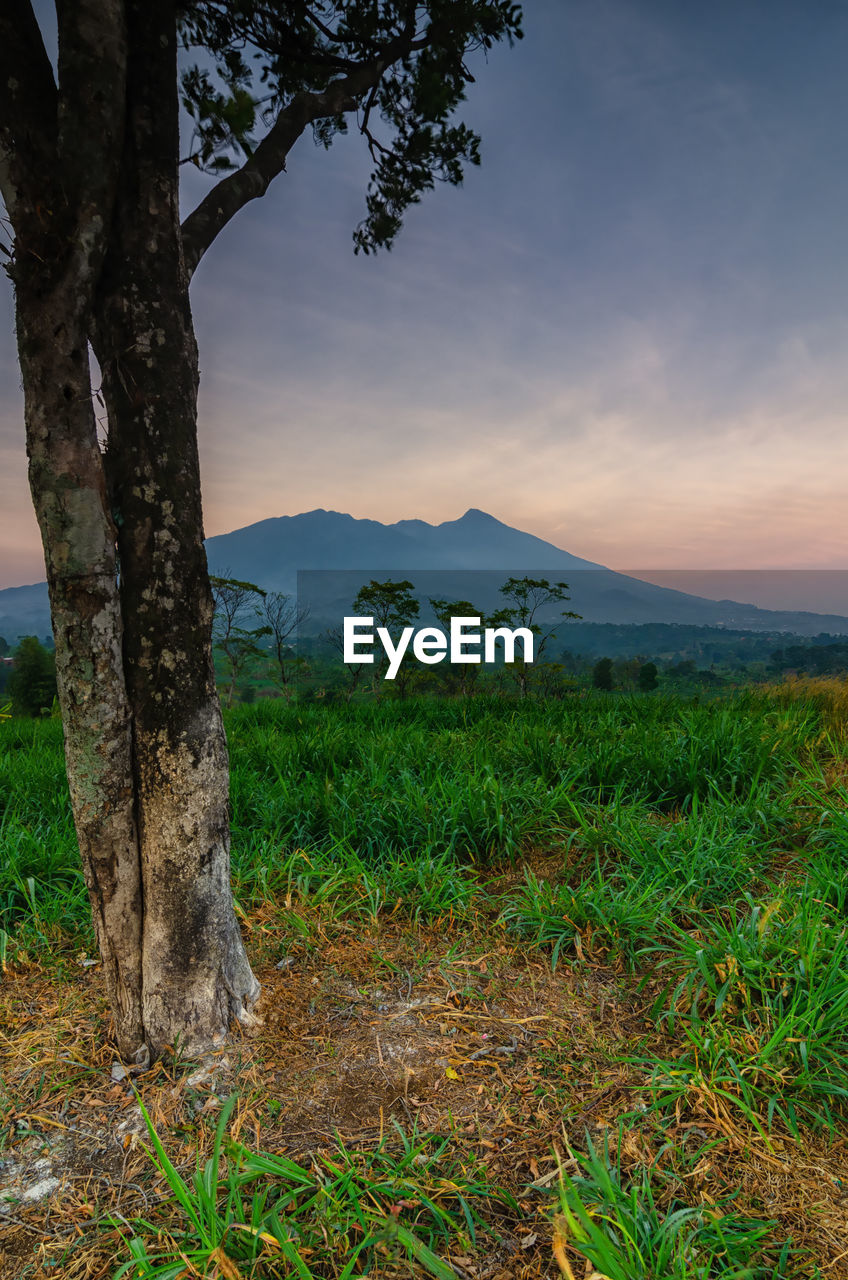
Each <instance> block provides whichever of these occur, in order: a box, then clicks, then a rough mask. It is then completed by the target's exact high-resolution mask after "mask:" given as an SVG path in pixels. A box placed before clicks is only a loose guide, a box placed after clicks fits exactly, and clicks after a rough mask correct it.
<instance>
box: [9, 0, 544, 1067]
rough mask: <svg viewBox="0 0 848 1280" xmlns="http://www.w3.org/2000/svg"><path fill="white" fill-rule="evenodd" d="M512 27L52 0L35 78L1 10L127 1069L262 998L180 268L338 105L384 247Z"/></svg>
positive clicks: (52, 538) (83, 773) (31, 316)
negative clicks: (238, 904) (237, 888)
mask: <svg viewBox="0 0 848 1280" xmlns="http://www.w3.org/2000/svg"><path fill="white" fill-rule="evenodd" d="M520 18H521V14H520V10H519V8H518V6H517V5H514V4H512V3H510V2H509V0H420V2H416V0H381V3H380V4H375V3H373V2H372V0H314V3H311V4H310V3H307V2H305V0H273V2H270V0H240V3H238V4H231V3H225V2H224V0H181V3H180V4H174V3H172V2H171V0H58V3H57V19H58V75H56V74H54V70H53V67H52V66H51V63H50V59H49V57H48V55H47V52H46V48H45V44H44V40H43V38H42V35H41V32H40V30H39V27H38V24H37V21H36V18H35V15H34V12H33V9H32V5H31V2H30V0H4V3H3V5H2V7H0V190H2V195H3V199H4V202H5V205H6V211H7V215H8V218H9V222H10V225H11V228H12V233H13V245H12V251H11V255H10V257H9V259H8V265H7V270H8V273H9V276H10V278H11V280H12V283H13V287H14V294H15V314H16V332H17V343H18V353H19V358H20V365H21V375H22V383H23V388H24V398H25V416H26V434H27V450H28V454H29V475H30V487H31V490H32V496H33V501H34V505H35V509H36V514H37V517H38V521H39V525H40V529H41V535H42V541H43V545H44V552H45V564H46V570H47V581H48V588H49V592H50V606H51V615H52V623H53V633H54V637H55V642H56V666H57V679H58V687H59V700H60V704H61V709H62V715H63V720H64V730H65V752H66V761H67V769H68V780H69V783H70V792H71V803H72V806H73V812H74V821H75V825H76V831H77V837H78V841H79V845H80V852H81V856H82V863H83V868H84V871H85V876H86V881H87V884H88V888H89V894H90V899H91V905H92V912H93V917H94V924H95V929H96V932H97V938H98V943H99V947H100V951H101V955H102V957H103V962H104V963H103V969H104V974H105V976H106V982H107V987H108V992H109V997H110V1002H111V1006H112V1011H113V1015H114V1020H115V1031H116V1036H117V1042H118V1047H119V1050H120V1052H121V1053H122V1054H123V1055H124V1057H126V1058H133V1057H134V1058H135V1059H136V1060H137V1061H138V1062H139V1063H145V1062H147V1061H149V1060H150V1059H151V1058H154V1057H156V1056H157V1055H158V1054H159V1053H160V1052H161V1051H162V1050H163V1048H164V1047H165V1046H166V1045H168V1044H171V1045H173V1044H174V1043H175V1041H176V1040H177V1039H179V1042H180V1047H181V1050H182V1051H183V1052H185V1053H188V1054H195V1055H196V1054H200V1053H202V1052H203V1051H204V1050H205V1049H207V1048H208V1047H209V1046H210V1045H214V1044H217V1043H220V1042H221V1040H222V1039H223V1037H224V1036H225V1033H226V1030H227V1027H228V1024H229V1022H230V1020H231V1019H232V1018H233V1017H237V1018H242V1019H245V1020H249V1018H250V1016H251V1007H252V1005H253V1003H254V1002H255V999H256V997H257V995H258V984H257V982H256V979H255V977H254V975H253V973H252V971H251V968H250V965H249V963H248V960H247V956H246V953H245V950H244V946H243V943H242V939H241V935H240V931H239V928H238V924H237V920H236V916H235V912H234V909H233V903H232V896H231V892H230V888H229V827H228V802H229V797H228V765H227V751H226V740H225V737H224V731H223V724H222V719H221V712H220V706H219V702H218V698H217V693H216V689H215V677H214V667H213V661H212V647H211V626H212V596H211V591H210V586H209V579H208V574H207V567H206V556H205V552H204V547H203V524H202V514H201V501H200V478H199V465H198V454H197V384H198V362H197V350H196V344H195V338H194V331H193V327H192V319H191V308H190V303H189V284H190V281H191V278H192V275H193V273H194V271H195V270H196V268H197V266H198V263H199V262H200V261H201V259H202V258H203V256H204V255H205V254H206V253H207V251H208V250H209V248H210V247H211V245H212V244H213V242H214V240H215V238H216V237H217V235H218V234H219V233H220V231H221V230H222V229H223V228H224V227H225V226H226V225H227V224H228V223H229V222H230V221H231V220H232V219H233V218H234V217H235V215H236V214H237V213H238V212H239V210H240V209H242V208H243V207H244V205H245V204H247V203H248V201H250V200H253V199H255V198H256V197H258V196H261V195H263V194H264V192H265V191H266V190H267V188H268V186H269V184H270V183H271V182H272V181H273V180H274V178H275V177H277V176H278V175H279V174H280V173H281V172H283V170H284V169H285V166H286V160H287V157H288V156H289V153H290V152H291V150H292V147H293V146H294V145H295V143H296V141H297V140H298V138H300V136H301V135H302V134H303V133H304V132H305V130H307V129H308V128H310V127H311V129H312V131H313V134H314V136H315V138H316V140H317V141H318V142H320V143H322V144H323V145H325V146H328V145H329V144H330V143H331V142H332V140H333V139H334V137H335V136H336V135H337V134H339V133H342V132H344V130H345V128H346V123H347V119H348V118H350V119H351V120H353V121H355V124H356V127H357V128H358V130H359V132H360V134H361V135H362V137H363V138H364V140H365V142H366V144H367V146H368V148H369V150H370V153H371V156H372V157H373V175H372V179H371V183H370V186H369V190H368V194H367V199H366V217H365V219H364V221H363V223H362V224H361V226H360V227H359V228H358V229H357V230H356V232H355V242H356V248H357V250H362V251H363V252H366V253H370V252H372V251H374V250H376V249H378V248H380V247H388V246H390V245H391V243H392V241H393V239H394V238H395V236H396V234H397V232H398V230H399V228H400V225H401V221H402V218H403V215H404V213H405V212H406V210H407V209H408V208H409V207H410V205H412V204H414V203H416V202H417V201H418V200H419V199H420V197H421V195H422V193H424V192H425V191H427V190H429V189H430V188H432V187H433V186H434V184H435V183H436V182H437V181H446V182H449V183H458V182H459V181H460V180H461V177H462V172H463V166H464V165H465V164H466V163H472V164H473V163H477V162H478V160H479V147H478V143H479V140H478V138H477V137H476V135H475V134H474V133H473V132H472V131H471V130H469V129H468V128H467V127H466V126H465V125H464V124H462V123H455V121H454V112H455V110H456V108H457V107H458V105H459V104H460V102H461V101H462V100H463V98H464V96H465V91H466V87H467V84H468V83H469V81H471V80H472V79H473V76H472V74H471V72H470V70H469V68H468V63H467V58H468V56H469V54H470V53H471V52H473V51H474V50H479V49H482V50H487V49H489V48H491V47H492V46H493V45H494V44H495V43H496V42H498V41H500V40H504V39H506V40H509V41H512V40H513V39H514V38H515V37H517V36H519V35H520ZM180 40H182V42H183V45H184V47H185V48H186V50H187V51H188V53H187V56H188V57H189V58H194V65H190V66H189V67H188V68H187V69H186V71H185V72H184V74H183V76H182V88H181V89H180V78H179V76H178V70H177V51H178V44H179V41H180ZM181 95H182V101H183V103H184V105H185V107H186V109H187V110H188V111H189V112H190V113H191V115H192V116H193V119H194V126H195V132H194V137H193V139H192V144H191V149H190V154H189V156H188V159H190V160H191V162H192V163H194V164H196V165H197V166H198V167H200V168H202V169H206V170H209V171H211V172H213V173H217V174H219V180H218V181H217V182H216V184H215V185H214V186H213V187H212V189H211V190H210V191H209V193H208V194H207V196H206V197H205V198H204V199H203V200H202V201H201V202H200V204H199V205H198V207H197V208H196V209H195V210H194V211H193V212H192V213H190V214H189V215H188V217H187V218H186V219H185V221H184V222H183V223H182V225H180V220H179V183H178V174H179V161H180V146H179V113H180V97H181ZM91 351H93V352H94V355H95V356H96V359H97V362H98V364H99V367H100V371H101V375H102V384H101V391H102V399H103V403H104V405H105V414H106V439H105V443H103V442H102V441H101V439H100V438H99V436H98V430H97V422H96V419H95V413H94V409H93V402H92V373H91V360H90V352H91Z"/></svg>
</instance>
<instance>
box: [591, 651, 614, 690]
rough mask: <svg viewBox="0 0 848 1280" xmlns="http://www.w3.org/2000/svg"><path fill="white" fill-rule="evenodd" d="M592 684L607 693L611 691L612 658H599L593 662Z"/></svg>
mask: <svg viewBox="0 0 848 1280" xmlns="http://www.w3.org/2000/svg"><path fill="white" fill-rule="evenodd" d="M592 686H593V688H595V689H603V690H604V691H605V692H607V693H609V692H611V691H612V658H599V659H598V661H597V662H596V663H595V665H594V667H593V668H592Z"/></svg>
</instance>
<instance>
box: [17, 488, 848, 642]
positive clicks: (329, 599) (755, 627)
mask: <svg viewBox="0 0 848 1280" xmlns="http://www.w3.org/2000/svg"><path fill="white" fill-rule="evenodd" d="M206 547H207V552H208V556H209V565H210V569H211V571H212V572H213V573H216V574H219V575H228V576H230V577H234V578H240V579H242V580H245V581H248V582H255V583H257V584H258V585H259V586H261V587H264V588H265V589H266V590H269V591H284V592H287V593H290V594H291V593H293V592H294V591H295V590H296V587H297V573H298V571H299V570H313V571H318V570H320V571H324V572H323V573H321V574H317V573H314V572H313V573H306V574H303V575H302V578H301V590H302V592H304V593H305V594H306V595H308V598H309V603H310V606H311V611H312V612H311V623H312V626H313V627H314V628H315V629H319V628H320V627H321V626H323V625H327V624H328V623H329V622H330V621H332V620H336V619H337V617H338V614H339V612H341V613H344V612H346V611H348V610H349V608H350V604H351V602H352V600H353V597H354V596H355V594H356V592H357V590H358V589H359V587H361V586H362V585H363V583H365V582H367V581H368V579H369V578H370V577H372V576H373V577H386V576H391V577H397V576H398V575H400V574H402V575H404V576H407V577H412V578H413V581H414V582H415V585H416V588H417V590H418V591H419V593H420V595H421V596H422V597H426V596H427V595H431V596H436V595H439V596H445V597H447V598H448V599H468V600H473V601H474V602H475V604H476V605H477V606H478V607H479V608H480V609H481V610H483V611H484V612H488V611H490V610H491V609H493V608H494V607H496V606H497V605H498V604H501V603H502V601H501V600H500V598H499V596H498V588H499V587H500V585H501V584H502V583H503V581H504V579H505V578H506V577H507V576H509V575H514V576H523V575H525V574H530V575H535V576H546V577H549V578H555V579H557V580H559V579H561V578H565V580H566V581H567V582H568V584H569V588H570V594H571V606H570V607H572V608H573V609H575V610H576V611H577V612H578V613H580V614H581V615H582V617H583V618H584V619H585V620H586V621H587V622H616V623H643V622H670V623H683V624H688V625H693V626H714V627H732V628H736V629H738V630H743V631H785V632H791V633H792V634H794V635H799V636H805V635H806V636H813V635H819V634H820V633H822V632H830V633H831V634H834V635H844V634H848V618H846V617H842V616H837V615H832V614H818V613H805V612H798V611H791V610H782V611H779V610H773V609H759V608H756V607H755V606H754V605H750V604H745V603H740V602H735V601H732V600H721V601H714V600H706V599H704V598H702V597H700V596H695V595H690V594H687V593H686V592H683V591H675V590H672V589H671V588H668V587H661V586H656V585H654V584H652V583H648V582H643V581H641V580H640V579H638V578H634V577H628V576H627V575H625V574H621V573H615V572H614V571H613V570H611V569H606V568H604V566H603V565H599V564H594V563H593V562H592V561H590V560H583V559H581V558H580V557H578V556H573V555H571V554H570V553H569V552H567V551H563V550H562V549H561V548H560V547H555V546H554V545H553V544H552V543H550V542H545V541H544V540H543V539H541V538H536V537H534V536H533V535H532V534H529V533H524V532H522V531H521V530H520V529H513V528H511V527H510V526H509V525H507V524H504V523H503V522H502V521H500V520H496V519H495V517H494V516H490V515H487V514H486V512H484V511H478V510H476V509H475V508H472V509H471V510H470V511H466V513H465V515H464V516H461V517H460V518H459V519H458V520H447V521H445V522H444V523H443V524H438V525H432V524H427V522H426V521H424V520H399V521H398V522H397V523H396V524H381V523H380V522H379V521H378V520H357V519H354V517H353V516H350V515H345V514H343V513H341V512H338V511H323V510H317V511H307V512H304V513H303V514H301V515H296V516H280V517H278V518H276V519H271V520H261V521H259V522H258V523H257V524H252V525H248V526H247V527H246V528H244V529H236V530H234V531H233V532H232V533H226V534H221V535H219V536H217V537H214V538H209V539H208V540H207V544H206ZM472 570H473V571H474V573H473V574H470V572H469V571H472ZM327 571H331V572H329V573H328V572H327ZM413 575H414V576H413ZM49 627H50V624H49V615H48V610H47V590H46V585H45V584H44V583H38V584H36V585H34V586H27V587H12V588H9V589H7V590H5V591H0V635H3V636H5V637H6V639H7V640H9V641H10V642H14V641H15V640H16V638H17V637H18V636H19V635H38V636H44V635H46V634H48V633H49Z"/></svg>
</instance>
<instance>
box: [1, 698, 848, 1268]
mask: <svg viewBox="0 0 848 1280" xmlns="http://www.w3.org/2000/svg"><path fill="white" fill-rule="evenodd" d="M227 725H228V734H229V740H230V749H231V756H232V770H233V781H232V799H233V813H234V819H233V873H234V880H235V885H236V893H237V897H238V903H239V910H240V912H241V914H242V917H243V921H244V928H245V932H246V936H247V940H248V945H249V949H250V954H251V958H252V960H253V962H254V965H255V968H256V970H257V973H258V975H259V976H260V979H261V981H262V983H263V988H264V996H263V1003H262V1015H263V1021H262V1025H261V1026H260V1027H259V1028H258V1029H257V1030H256V1031H254V1032H252V1033H251V1034H250V1035H245V1036H243V1037H242V1038H241V1039H238V1040H237V1041H236V1042H235V1043H234V1045H233V1046H232V1048H231V1050H230V1051H229V1052H228V1055H227V1061H226V1063H224V1064H222V1065H221V1067H220V1069H219V1070H218V1072H216V1073H215V1074H214V1075H213V1076H211V1077H209V1076H203V1075H202V1074H201V1075H198V1074H197V1073H192V1071H191V1070H190V1069H187V1068H186V1067H184V1066H183V1065H182V1064H181V1063H180V1060H179V1046H176V1047H175V1048H176V1054H175V1059H174V1061H172V1062H171V1063H169V1064H164V1065H163V1064H160V1065H159V1066H158V1067H157V1068H155V1069H154V1070H152V1071H150V1072H149V1073H147V1074H146V1075H143V1076H140V1077H137V1078H136V1079H135V1081H134V1082H133V1083H134V1085H135V1089H136V1090H137V1094H136V1092H135V1091H134V1088H133V1084H131V1083H130V1082H129V1081H128V1080H127V1079H121V1078H119V1077H120V1072H119V1071H115V1072H113V1070H112V1068H113V1063H114V1055H113V1053H112V1052H111V1050H110V1047H109V1041H108V1036H109V1022H108V1012H107V1010H106V1008H105V1005H104V1000H103V990H102V984H101V981H100V975H99V972H98V965H97V964H96V963H92V961H93V960H94V959H95V957H94V953H93V951H92V947H93V939H92V936H91V931H90V926H89V923H88V913H87V903H86V895H85V890H84V887H83V885H82V880H81V874H80V871H79V867H78V862H77V856H76V852H75V845H74V837H73V828H72V824H71V821H70V816H69V811H68V801H67V789H66V786H65V783H64V780H63V773H62V755H61V726H60V725H59V723H58V722H57V721H46V722H33V721H23V720H14V721H11V722H9V723H6V724H3V725H0V797H2V799H0V804H2V813H1V814H0V852H1V853H2V865H1V866H0V931H1V932H0V959H2V963H3V967H4V982H3V988H2V994H0V1108H2V1112H3V1119H4V1127H3V1129H2V1138H0V1144H2V1145H0V1184H2V1185H3V1186H5V1191H3V1190H0V1197H2V1196H4V1195H5V1198H6V1199H5V1204H6V1209H5V1210H4V1209H3V1208H2V1200H0V1276H9V1277H12V1276H21V1277H39V1276H51V1275H52V1276H56V1275H61V1276H67V1277H69V1278H70V1280H83V1277H85V1278H86V1280H93V1278H94V1277H113V1276H115V1275H128V1276H138V1277H141V1276H145V1275H149V1276H154V1275H157V1276H163V1277H164V1276H170V1277H177V1276H186V1277H189V1276H204V1277H210V1278H211V1277H221V1278H222V1280H233V1278H234V1277H238V1276H243V1277H247V1276H255V1277H257V1278H258V1280H261V1278H263V1277H269V1278H270V1277H282V1276H288V1275H296V1276H302V1277H311V1276H316V1277H317V1276H322V1277H323V1276H327V1277H350V1278H351V1280H352V1278H353V1277H357V1276H364V1275H369V1276H372V1275H373V1276H385V1277H388V1276H423V1275H436V1276H443V1277H449V1276H458V1277H460V1278H461V1280H462V1278H463V1277H481V1278H484V1277H485V1278H489V1280H496V1278H498V1280H507V1278H508V1277H513V1276H516V1277H527V1278H528V1280H529V1278H530V1277H542V1276H565V1277H566V1280H572V1278H574V1280H582V1277H584V1276H589V1275H592V1274H595V1275H596V1276H601V1277H604V1276H606V1277H609V1280H636V1278H638V1277H644V1278H645V1280H648V1278H651V1280H666V1278H667V1277H668V1278H672V1277H673V1278H675V1280H676V1278H678V1277H679V1278H680V1280H683V1278H684V1277H693V1278H695V1277H698V1278H703V1280H707V1278H711V1277H722V1278H724V1280H730V1278H732V1277H740V1278H741V1277H743V1276H750V1277H763V1278H765V1277H773V1278H775V1280H776V1278H777V1277H787V1278H789V1277H796V1276H797V1277H808V1276H810V1277H811V1276H815V1275H820V1276H822V1277H839V1276H848V1158H846V1154H845V1152H846V1147H845V1143H846V1140H848V931H846V909H848V878H846V875H845V871H844V867H845V863H846V858H848V688H846V685H845V684H844V683H842V684H839V683H837V682H829V683H813V682H808V683H797V684H794V685H787V686H782V687H780V688H777V689H774V690H771V691H769V690H766V691H757V692H753V691H751V692H747V693H740V694H736V695H733V696H732V697H727V698H722V699H717V700H714V701H710V702H703V703H698V702H697V700H695V701H686V700H682V699H673V698H668V697H664V696H657V695H648V696H642V697H638V696H637V697H633V698H626V697H619V698H606V697H604V696H603V695H598V696H589V697H583V698H574V699H572V700H568V699H566V700H564V701H562V702H553V703H543V702H538V703H537V702H528V703H526V704H523V705H518V704H516V703H514V702H507V701H483V700H480V701H476V700H472V701H468V702H460V701H455V702H444V701H442V702H436V701H429V702H425V701H421V702H415V701H409V702H385V703H383V704H381V705H378V706H362V705H360V706H343V705H333V706H331V707H322V706H321V705H320V704H319V705H314V704H313V705H310V706H308V707H303V706H301V707H298V706H297V705H284V704H282V703H271V702H261V703H257V704H254V705H252V706H249V707H244V708H241V709H238V710H237V711H235V712H233V713H232V714H231V715H230V716H229V718H228V721H227ZM139 1100H140V1102H141V1104H142V1107H143V1109H142V1107H140V1106H139ZM157 1144H158V1145H157ZM39 1161H40V1162H41V1163H39ZM39 1179H41V1181H42V1182H44V1180H45V1179H53V1180H55V1186H54V1187H53V1188H52V1199H51V1200H50V1201H46V1200H42V1199H39V1198H38V1197H37V1196H36V1194H35V1193H33V1192H32V1188H33V1187H34V1186H36V1187H37V1183H38V1180H39ZM48 1203H49V1205H50V1209H49V1213H48V1212H47V1208H46V1206H47V1204H48ZM4 1267H5V1268H6V1269H5V1270H3V1268H4Z"/></svg>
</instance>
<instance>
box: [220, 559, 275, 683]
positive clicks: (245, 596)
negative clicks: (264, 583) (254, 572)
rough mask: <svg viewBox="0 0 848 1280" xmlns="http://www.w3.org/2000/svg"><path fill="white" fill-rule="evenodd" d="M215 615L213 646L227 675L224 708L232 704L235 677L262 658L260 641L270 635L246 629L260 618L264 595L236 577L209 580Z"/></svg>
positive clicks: (265, 629) (266, 630)
mask: <svg viewBox="0 0 848 1280" xmlns="http://www.w3.org/2000/svg"><path fill="white" fill-rule="evenodd" d="M209 582H210V585H211V587H212V602H213V607H214V611H215V612H214V616H213V621H212V647H213V649H217V650H218V652H219V653H220V654H221V655H222V656H223V658H224V662H225V664H226V666H227V670H228V672H229V684H228V685H227V706H228V707H231V706H232V705H233V697H234V695H235V691H236V684H237V683H238V678H239V676H240V675H241V673H242V672H243V671H244V669H245V667H246V666H247V664H248V662H249V661H250V659H251V658H258V657H261V655H262V650H261V649H260V648H259V641H260V640H262V639H263V638H264V637H265V636H268V635H270V634H271V628H270V627H268V626H259V627H248V626H247V625H246V624H247V623H248V621H250V620H251V618H255V617H257V616H261V604H262V602H264V600H265V592H264V591H263V590H262V588H261V587H257V586H256V584H255V583H253V582H240V581H239V579H238V578H210V579H209Z"/></svg>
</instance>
